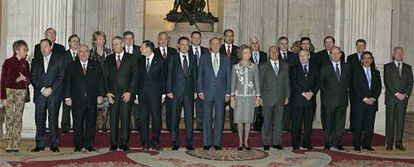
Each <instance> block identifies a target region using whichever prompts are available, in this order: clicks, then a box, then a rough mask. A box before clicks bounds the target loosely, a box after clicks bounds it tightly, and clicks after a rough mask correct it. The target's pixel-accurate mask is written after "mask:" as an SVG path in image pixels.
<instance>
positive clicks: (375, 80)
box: [351, 65, 382, 111]
mask: <svg viewBox="0 0 414 167" xmlns="http://www.w3.org/2000/svg"><path fill="white" fill-rule="evenodd" d="M370 69H371V89H369V86H368V81H367V77H366V74H365V70H364V68H363V67H362V66H361V65H360V66H359V67H356V69H354V70H352V71H353V73H352V87H353V89H354V90H355V91H354V98H353V99H351V102H352V103H353V104H354V105H355V108H363V107H365V106H367V107H368V109H369V110H370V111H378V98H379V96H380V95H381V89H382V85H381V76H380V73H379V71H378V70H376V69H375V68H372V67H371V68H370ZM365 97H367V98H371V97H372V98H375V99H376V100H377V101H376V102H375V104H373V105H367V104H366V103H365V102H363V101H362V100H363V99H364V98H365Z"/></svg>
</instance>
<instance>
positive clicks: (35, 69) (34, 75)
mask: <svg viewBox="0 0 414 167" xmlns="http://www.w3.org/2000/svg"><path fill="white" fill-rule="evenodd" d="M61 57H62V56H60V55H57V54H55V53H52V55H51V56H50V60H49V66H48V68H47V73H45V72H44V63H43V62H44V61H43V56H42V57H40V58H37V59H36V58H34V59H33V60H32V69H31V74H30V78H31V81H32V85H33V88H34V102H35V103H36V101H37V100H38V98H39V97H41V96H43V95H42V93H41V92H40V91H41V89H42V88H43V87H44V88H47V87H51V88H52V90H53V91H52V94H51V95H50V96H49V97H51V98H57V100H63V96H62V89H63V80H64V77H65V67H64V65H65V64H64V61H63V59H62V58H61Z"/></svg>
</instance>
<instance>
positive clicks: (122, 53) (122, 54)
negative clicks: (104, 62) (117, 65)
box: [115, 51, 125, 61]
mask: <svg viewBox="0 0 414 167" xmlns="http://www.w3.org/2000/svg"><path fill="white" fill-rule="evenodd" d="M124 53H125V51H122V52H121V53H119V54H118V53H115V60H116V59H117V58H118V55H120V56H121V57H120V59H121V61H122V59H123V58H124Z"/></svg>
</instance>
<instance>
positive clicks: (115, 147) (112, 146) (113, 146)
mask: <svg viewBox="0 0 414 167" xmlns="http://www.w3.org/2000/svg"><path fill="white" fill-rule="evenodd" d="M117 149H118V146H117V145H111V147H110V148H109V151H116V150H117Z"/></svg>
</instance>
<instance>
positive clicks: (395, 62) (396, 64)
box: [394, 60, 403, 68]
mask: <svg viewBox="0 0 414 167" xmlns="http://www.w3.org/2000/svg"><path fill="white" fill-rule="evenodd" d="M398 63H401V67H400V68H402V64H403V63H402V61H401V62H398V61H395V60H394V64H395V66H396V67H398Z"/></svg>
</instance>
